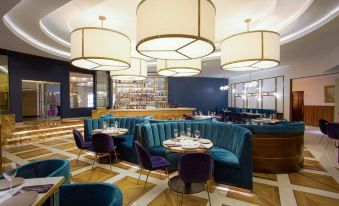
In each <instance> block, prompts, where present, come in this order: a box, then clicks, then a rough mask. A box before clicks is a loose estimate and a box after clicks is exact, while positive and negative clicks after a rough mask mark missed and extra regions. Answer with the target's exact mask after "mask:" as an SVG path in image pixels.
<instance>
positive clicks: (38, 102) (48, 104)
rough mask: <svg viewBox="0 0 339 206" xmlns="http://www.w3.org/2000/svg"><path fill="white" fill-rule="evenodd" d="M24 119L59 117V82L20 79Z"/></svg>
mask: <svg viewBox="0 0 339 206" xmlns="http://www.w3.org/2000/svg"><path fill="white" fill-rule="evenodd" d="M21 94H22V117H23V120H24V121H31V120H40V119H52V118H60V116H61V107H60V83H58V82H45V81H33V80H22V91H21Z"/></svg>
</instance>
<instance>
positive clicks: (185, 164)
mask: <svg viewBox="0 0 339 206" xmlns="http://www.w3.org/2000/svg"><path fill="white" fill-rule="evenodd" d="M178 174H179V181H178V188H177V191H179V186H180V184H181V181H182V182H183V187H185V185H186V184H189V183H204V184H205V187H206V190H207V194H208V201H209V204H210V206H211V199H210V193H209V191H208V186H207V181H208V180H210V179H211V177H212V175H213V159H212V157H211V155H209V154H207V153H202V152H192V153H187V154H184V155H182V156H181V158H180V160H179V166H178ZM183 197H184V192H183V190H181V205H182V202H183Z"/></svg>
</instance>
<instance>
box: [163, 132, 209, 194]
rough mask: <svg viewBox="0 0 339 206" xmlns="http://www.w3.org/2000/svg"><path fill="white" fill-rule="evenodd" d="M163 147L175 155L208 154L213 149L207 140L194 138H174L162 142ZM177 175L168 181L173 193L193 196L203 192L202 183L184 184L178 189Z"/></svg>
mask: <svg viewBox="0 0 339 206" xmlns="http://www.w3.org/2000/svg"><path fill="white" fill-rule="evenodd" d="M163 146H164V147H165V148H166V149H168V150H170V151H171V152H176V153H183V154H184V153H190V152H208V150H210V149H211V148H213V143H212V142H211V141H210V140H208V139H195V138H187V137H186V138H174V139H170V140H165V141H163ZM180 182H182V181H180V177H179V175H176V176H174V177H171V178H170V179H169V181H168V186H169V188H170V189H171V190H173V191H175V192H180V193H184V194H195V193H199V192H201V191H204V190H205V184H204V183H185V186H184V187H182V186H180V187H179V183H180Z"/></svg>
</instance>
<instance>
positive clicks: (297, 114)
mask: <svg viewBox="0 0 339 206" xmlns="http://www.w3.org/2000/svg"><path fill="white" fill-rule="evenodd" d="M292 121H304V91H294V92H292Z"/></svg>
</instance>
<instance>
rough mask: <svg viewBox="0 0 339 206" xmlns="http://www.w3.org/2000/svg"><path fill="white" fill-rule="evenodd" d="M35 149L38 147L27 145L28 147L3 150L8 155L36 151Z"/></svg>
mask: <svg viewBox="0 0 339 206" xmlns="http://www.w3.org/2000/svg"><path fill="white" fill-rule="evenodd" d="M37 148H39V147H38V146H35V145H31V144H29V145H25V146H19V147H13V148H8V149H5V151H7V152H9V153H16V152H23V151H25V150H31V149H37Z"/></svg>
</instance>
